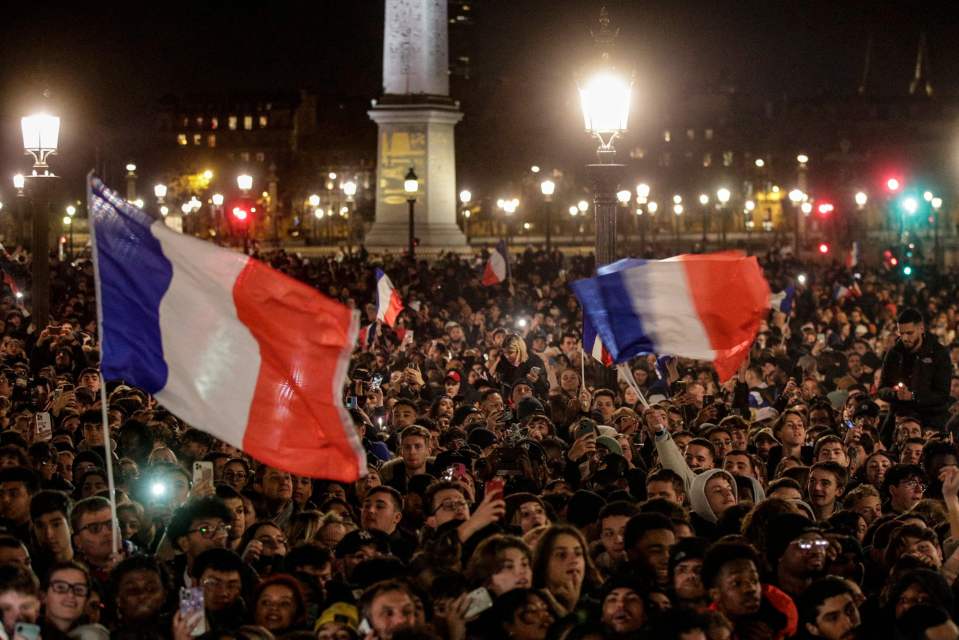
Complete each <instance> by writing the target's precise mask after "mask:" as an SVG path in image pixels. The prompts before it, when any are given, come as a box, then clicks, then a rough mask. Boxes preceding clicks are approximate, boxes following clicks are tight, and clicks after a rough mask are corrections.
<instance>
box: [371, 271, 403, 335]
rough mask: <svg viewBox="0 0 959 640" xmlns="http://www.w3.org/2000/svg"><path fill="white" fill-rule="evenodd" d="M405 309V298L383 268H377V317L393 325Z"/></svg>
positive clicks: (389, 325)
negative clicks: (401, 296)
mask: <svg viewBox="0 0 959 640" xmlns="http://www.w3.org/2000/svg"><path fill="white" fill-rule="evenodd" d="M402 310H403V300H402V299H401V298H400V293H399V292H398V291H397V290H396V287H394V286H393V282H392V281H391V280H390V278H389V276H387V275H386V274H385V273H383V270H382V269H377V270H376V319H377V320H379V321H380V322H384V323H386V326H388V327H392V326H393V325H394V324H396V318H397V316H399V315H400V311H402Z"/></svg>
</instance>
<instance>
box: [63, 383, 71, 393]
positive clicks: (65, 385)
mask: <svg viewBox="0 0 959 640" xmlns="http://www.w3.org/2000/svg"><path fill="white" fill-rule="evenodd" d="M60 387H61V388H62V389H63V392H64V393H68V392H70V391H73V385H72V384H70V383H69V382H64V383H63V384H61V385H60Z"/></svg>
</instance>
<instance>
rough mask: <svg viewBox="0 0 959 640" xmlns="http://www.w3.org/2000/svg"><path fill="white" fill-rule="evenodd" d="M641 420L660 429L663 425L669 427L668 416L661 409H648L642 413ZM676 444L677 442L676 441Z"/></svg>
mask: <svg viewBox="0 0 959 640" xmlns="http://www.w3.org/2000/svg"><path fill="white" fill-rule="evenodd" d="M643 420H644V421H645V422H646V424H647V425H648V426H650V427H652V428H654V429H657V430H658V429H662V428H663V427H666V428H667V429H668V428H669V416H668V415H667V414H666V412H665V411H663V410H662V409H650V410H648V411H646V412H645V413H644V414H643ZM676 444H677V445H678V446H680V447H681V446H682V445H679V443H678V442H677V443H676Z"/></svg>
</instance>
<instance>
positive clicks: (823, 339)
mask: <svg viewBox="0 0 959 640" xmlns="http://www.w3.org/2000/svg"><path fill="white" fill-rule="evenodd" d="M816 342H822V343H825V342H826V334H825V333H817V334H816Z"/></svg>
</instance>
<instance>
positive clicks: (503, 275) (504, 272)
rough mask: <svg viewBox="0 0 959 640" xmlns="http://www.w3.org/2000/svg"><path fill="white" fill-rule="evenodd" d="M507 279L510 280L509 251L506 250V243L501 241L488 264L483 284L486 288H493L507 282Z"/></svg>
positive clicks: (484, 272)
mask: <svg viewBox="0 0 959 640" xmlns="http://www.w3.org/2000/svg"><path fill="white" fill-rule="evenodd" d="M507 278H509V251H507V249H506V242H505V241H503V240H500V241H499V243H498V244H497V245H496V248H495V249H493V251H492V252H491V253H490V256H489V260H488V261H487V262H486V269H485V270H484V271H483V280H482V282H483V286H484V287H491V286H493V285H494V284H499V283H501V282H505V281H506V279H507Z"/></svg>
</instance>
